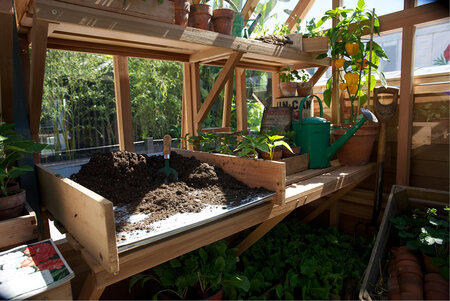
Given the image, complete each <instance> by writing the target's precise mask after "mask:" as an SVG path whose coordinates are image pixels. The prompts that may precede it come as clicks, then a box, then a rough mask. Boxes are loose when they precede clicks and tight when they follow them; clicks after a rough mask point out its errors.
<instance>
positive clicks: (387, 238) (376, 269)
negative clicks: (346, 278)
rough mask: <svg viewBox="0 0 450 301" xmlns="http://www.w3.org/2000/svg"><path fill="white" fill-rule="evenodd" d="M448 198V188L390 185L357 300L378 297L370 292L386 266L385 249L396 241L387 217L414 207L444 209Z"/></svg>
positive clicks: (449, 194)
mask: <svg viewBox="0 0 450 301" xmlns="http://www.w3.org/2000/svg"><path fill="white" fill-rule="evenodd" d="M449 197H450V193H449V192H447V191H438V190H431V189H424V188H417V187H408V186H398V185H394V186H392V190H391V194H390V195H389V199H388V202H387V205H386V209H385V211H384V214H383V220H382V221H381V226H380V230H379V231H378V234H377V240H376V242H375V245H374V247H373V250H372V254H371V256H370V260H369V266H368V267H367V272H366V275H365V276H364V280H363V283H362V285H361V290H360V292H359V299H360V300H376V299H379V296H376V295H374V294H373V291H374V289H375V287H376V286H377V283H378V281H379V279H380V277H382V276H383V275H382V274H381V271H383V270H384V269H385V268H386V260H387V259H388V255H389V252H388V251H389V250H390V247H391V245H393V244H394V243H395V241H394V239H395V231H394V226H393V224H392V222H391V221H390V218H391V217H397V216H399V215H401V214H405V213H408V212H411V211H412V210H413V209H414V208H418V209H423V210H426V209H427V208H443V207H445V206H448V202H449Z"/></svg>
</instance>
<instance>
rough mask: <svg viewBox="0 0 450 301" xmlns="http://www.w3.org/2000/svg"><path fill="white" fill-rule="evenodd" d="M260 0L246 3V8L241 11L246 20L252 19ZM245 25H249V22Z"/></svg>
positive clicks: (251, 0)
mask: <svg viewBox="0 0 450 301" xmlns="http://www.w3.org/2000/svg"><path fill="white" fill-rule="evenodd" d="M258 2H259V0H247V1H246V2H245V5H244V7H243V8H242V10H241V13H242V14H243V15H244V18H245V19H250V17H251V16H252V14H253V12H254V11H255V8H256V6H257V5H258ZM244 24H245V25H246V24H247V21H245V22H244Z"/></svg>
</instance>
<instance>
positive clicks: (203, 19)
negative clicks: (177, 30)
mask: <svg viewBox="0 0 450 301" xmlns="http://www.w3.org/2000/svg"><path fill="white" fill-rule="evenodd" d="M211 17H212V8H211V6H209V5H208V4H193V5H191V11H190V13H189V25H190V26H192V27H195V28H199V29H204V30H209V27H210V23H211Z"/></svg>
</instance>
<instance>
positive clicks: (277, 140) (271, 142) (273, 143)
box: [264, 134, 293, 160]
mask: <svg viewBox="0 0 450 301" xmlns="http://www.w3.org/2000/svg"><path fill="white" fill-rule="evenodd" d="M265 136H266V139H265V140H264V143H265V144H266V145H267V148H268V149H269V151H268V153H269V155H270V160H273V154H274V152H275V149H276V148H277V147H280V146H284V147H286V148H287V149H288V150H290V151H291V152H292V153H293V151H292V149H291V147H290V146H289V144H287V143H286V141H284V140H283V139H284V136H281V135H269V134H265Z"/></svg>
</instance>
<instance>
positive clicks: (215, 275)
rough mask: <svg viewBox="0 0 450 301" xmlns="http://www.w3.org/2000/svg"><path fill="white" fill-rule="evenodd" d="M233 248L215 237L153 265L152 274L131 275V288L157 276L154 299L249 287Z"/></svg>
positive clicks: (211, 295) (213, 296) (214, 295)
mask: <svg viewBox="0 0 450 301" xmlns="http://www.w3.org/2000/svg"><path fill="white" fill-rule="evenodd" d="M235 250H236V249H231V248H228V247H227V244H226V243H225V242H224V241H218V242H216V243H213V244H210V245H207V246H205V247H203V248H200V249H198V250H195V251H192V252H190V253H187V254H184V255H182V256H180V257H177V258H175V259H172V260H171V261H168V262H165V263H163V264H161V265H159V266H156V267H154V268H153V272H154V275H142V274H139V275H136V276H134V277H133V278H132V279H131V280H130V288H131V287H132V286H134V285H135V284H136V283H140V284H141V286H142V285H144V284H145V283H146V282H147V281H149V280H156V281H157V282H159V284H160V286H161V290H159V291H158V292H157V293H156V294H155V295H154V296H153V299H155V300H156V299H163V296H164V294H167V295H168V296H167V297H169V298H170V297H175V298H179V299H190V300H193V299H194V300H195V299H196V300H200V299H203V300H205V299H206V300H220V299H221V297H222V295H223V294H225V296H229V295H228V294H229V292H230V291H233V290H236V289H240V290H244V291H248V289H249V287H250V282H249V280H248V278H247V277H246V276H244V275H240V274H239V273H237V272H236V263H237V261H238V259H237V257H236V256H234V252H235Z"/></svg>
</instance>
